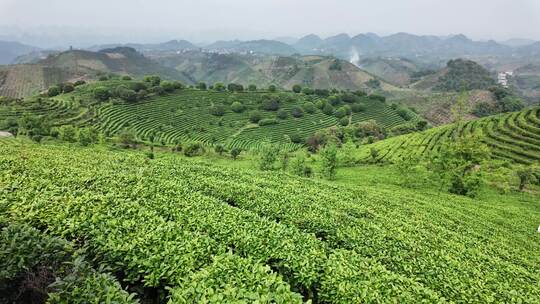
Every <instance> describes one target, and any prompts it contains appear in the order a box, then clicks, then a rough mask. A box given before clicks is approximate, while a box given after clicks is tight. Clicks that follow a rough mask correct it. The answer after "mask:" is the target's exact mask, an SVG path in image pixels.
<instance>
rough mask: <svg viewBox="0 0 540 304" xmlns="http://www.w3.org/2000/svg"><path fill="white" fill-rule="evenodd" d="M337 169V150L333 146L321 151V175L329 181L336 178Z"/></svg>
mask: <svg viewBox="0 0 540 304" xmlns="http://www.w3.org/2000/svg"><path fill="white" fill-rule="evenodd" d="M336 169H337V148H336V146H335V145H328V146H327V147H325V148H324V149H323V150H322V151H321V170H322V175H323V176H324V177H325V178H326V179H329V180H333V179H335V177H336Z"/></svg>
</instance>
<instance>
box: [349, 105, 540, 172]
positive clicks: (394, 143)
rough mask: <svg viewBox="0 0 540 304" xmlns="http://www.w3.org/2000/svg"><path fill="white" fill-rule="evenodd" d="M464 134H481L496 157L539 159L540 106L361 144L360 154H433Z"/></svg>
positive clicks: (381, 158) (392, 157) (397, 157)
mask: <svg viewBox="0 0 540 304" xmlns="http://www.w3.org/2000/svg"><path fill="white" fill-rule="evenodd" d="M464 136H475V137H477V138H478V140H479V142H483V143H485V144H486V145H487V146H489V147H490V148H491V152H492V155H493V156H494V157H495V158H499V159H505V160H510V161H512V162H517V163H523V164H533V163H535V162H539V161H540V108H529V109H525V110H523V111H520V112H513V113H508V114H499V115H496V116H489V117H486V118H482V119H477V120H472V121H468V122H463V123H459V124H451V125H445V126H442V127H438V128H433V129H430V130H427V131H424V132H419V133H412V134H407V135H403V136H398V137H394V138H390V139H388V140H384V141H381V142H377V143H375V144H372V145H366V146H363V147H361V149H360V150H359V157H360V158H362V159H364V160H367V159H369V158H370V157H371V156H370V151H371V149H372V148H374V149H376V150H377V151H378V156H377V160H378V161H390V162H392V161H397V160H400V159H403V158H409V157H415V156H416V157H429V156H430V155H433V154H435V153H436V152H438V151H439V150H440V149H442V148H443V147H444V144H445V143H449V142H451V141H453V140H455V139H456V138H459V137H464Z"/></svg>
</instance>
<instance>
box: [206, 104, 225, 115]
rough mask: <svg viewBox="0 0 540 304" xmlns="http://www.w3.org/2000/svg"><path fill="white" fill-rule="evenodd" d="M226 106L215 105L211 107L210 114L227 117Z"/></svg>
mask: <svg viewBox="0 0 540 304" xmlns="http://www.w3.org/2000/svg"><path fill="white" fill-rule="evenodd" d="M225 110H226V109H225V106H224V105H214V106H212V107H210V114H212V115H214V116H223V115H225Z"/></svg>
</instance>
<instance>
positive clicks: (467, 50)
mask: <svg viewBox="0 0 540 304" xmlns="http://www.w3.org/2000/svg"><path fill="white" fill-rule="evenodd" d="M118 46H127V47H132V48H134V49H136V50H137V51H139V52H142V53H147V52H156V51H162V52H167V51H179V50H185V49H189V50H194V49H203V50H206V51H212V52H220V53H228V52H230V53H259V54H269V55H285V56H288V55H292V54H295V53H299V54H302V55H332V56H336V57H339V58H342V59H349V60H350V59H354V58H355V57H359V56H362V57H372V56H396V57H405V58H410V59H416V60H423V61H428V62H433V61H436V60H442V61H444V60H447V59H451V58H457V57H463V56H506V57H508V56H515V55H518V56H526V57H532V56H537V55H538V54H540V42H536V43H535V41H533V40H526V39H512V40H508V41H504V42H496V41H493V40H489V41H474V40H472V39H469V38H468V37H466V36H464V35H461V34H460V35H452V36H447V37H439V36H419V35H413V34H408V33H396V34H393V35H389V36H379V35H377V34H374V33H363V34H358V35H356V36H352V37H351V36H349V35H348V34H339V35H335V36H331V37H327V38H321V37H320V36H318V35H314V34H311V35H307V36H304V37H302V38H300V39H296V38H293V37H282V38H277V39H275V40H268V39H261V40H251V41H241V40H231V41H216V42H214V43H211V44H206V45H196V44H194V43H191V42H189V41H187V40H171V41H168V42H164V43H128V44H106V45H95V46H92V47H89V48H87V49H88V50H91V51H99V50H101V49H105V48H112V47H118ZM37 50H39V48H38V47H33V46H27V45H23V44H20V43H17V42H2V44H0V63H1V64H8V63H14V60H15V59H16V58H17V57H18V56H21V55H26V54H28V53H31V52H35V51H37Z"/></svg>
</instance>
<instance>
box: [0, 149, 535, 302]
mask: <svg viewBox="0 0 540 304" xmlns="http://www.w3.org/2000/svg"><path fill="white" fill-rule="evenodd" d="M21 155H24V157H21ZM0 172H2V173H1V174H0V202H1V204H2V206H4V207H3V208H0V210H6V216H7V217H8V218H10V219H11V220H14V221H24V222H27V223H33V224H35V225H37V226H39V227H41V228H47V229H48V231H50V232H51V233H52V234H55V235H58V236H62V237H65V238H67V239H74V240H78V242H79V243H82V244H84V245H85V246H86V248H87V249H88V252H89V254H91V255H92V257H93V258H94V260H95V261H96V262H98V263H100V264H101V265H104V266H109V267H111V268H112V271H113V272H114V273H123V274H124V280H125V282H126V283H129V284H144V285H145V286H148V287H155V288H158V289H164V288H165V287H170V288H172V289H171V290H170V296H171V300H172V301H173V302H177V303H190V302H191V303H192V302H197V301H204V299H208V298H209V297H214V299H216V300H215V301H217V302H226V301H232V300H245V301H256V300H259V301H261V302H287V303H290V302H300V301H302V300H307V299H310V300H312V301H314V302H318V303H358V302H414V303H418V302H429V303H432V302H445V301H452V302H463V301H469V302H487V301H496V302H511V301H521V302H524V303H535V302H538V301H539V300H540V286H539V285H538V281H539V279H540V277H539V273H540V266H539V265H538V263H537V261H538V259H540V250H539V249H540V247H539V243H538V235H537V234H536V233H534V231H535V229H536V226H537V222H536V220H537V219H538V216H539V215H540V214H538V211H537V210H535V209H532V208H528V207H527V206H524V205H520V206H515V207H513V208H512V212H511V213H505V214H506V216H505V217H501V216H500V213H501V212H506V211H505V210H508V208H509V206H505V205H502V204H498V203H492V202H490V203H484V202H481V201H480V202H479V201H471V200H469V199H466V198H457V197H454V196H445V195H443V196H441V197H440V198H433V197H431V196H424V195H421V194H415V193H414V192H409V191H406V190H403V192H399V193H396V192H387V191H381V190H373V189H351V188H347V187H338V186H331V185H327V184H325V183H323V182H318V181H314V180H307V179H297V178H293V177H290V176H288V175H285V174H281V173H275V172H272V173H268V174H265V173H259V172H252V171H246V170H236V169H234V170H233V169H230V168H222V167H214V166H211V165H209V164H206V163H200V162H195V161H188V160H183V159H179V158H176V157H175V156H173V155H160V157H158V159H156V160H152V161H148V160H147V159H146V158H145V157H144V156H143V155H142V154H138V153H134V152H133V153H131V152H116V153H115V152H110V151H105V150H97V149H76V148H73V147H60V146H47V145H42V146H38V145H32V146H21V147H18V146H15V145H4V146H0ZM233 287H234V288H233Z"/></svg>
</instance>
